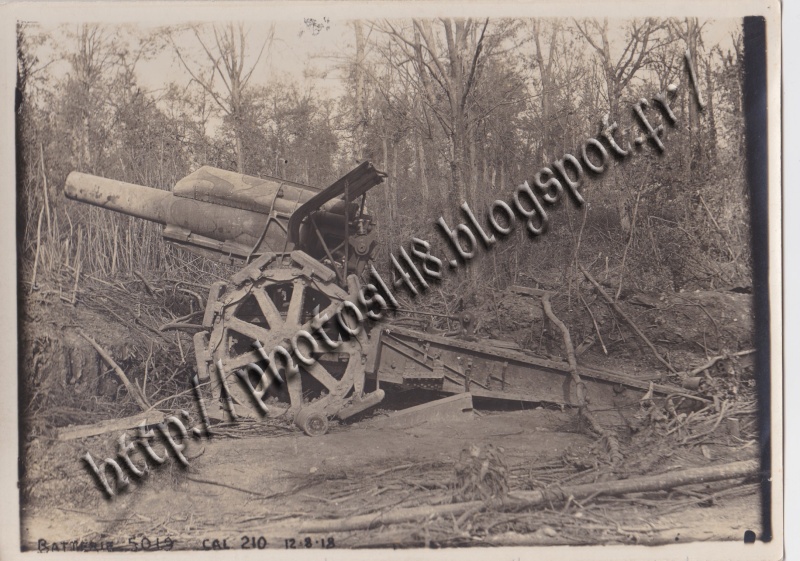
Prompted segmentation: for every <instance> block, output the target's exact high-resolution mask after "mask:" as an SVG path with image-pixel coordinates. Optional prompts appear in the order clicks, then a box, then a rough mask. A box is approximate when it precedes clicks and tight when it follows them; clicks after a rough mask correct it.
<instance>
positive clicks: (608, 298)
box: [578, 265, 678, 374]
mask: <svg viewBox="0 0 800 561" xmlns="http://www.w3.org/2000/svg"><path fill="white" fill-rule="evenodd" d="M578 266H579V267H580V268H581V272H582V273H583V275H584V276H585V277H586V278H587V279H588V280H589V282H591V283H592V284H593V285H594V287H595V288H596V289H597V292H598V293H600V296H602V297H603V300H605V301H606V303H607V304H608V305H609V306H611V307H612V308H613V309H614V311H615V312H617V313H618V314H619V315H620V317H621V318H622V319H624V320H625V321H626V322H627V323H628V325H630V326H631V328H632V329H633V331H634V332H635V333H636V334H637V335H638V336H639V338H640V339H641V340H642V341H644V342H645V343H647V346H648V347H650V350H652V351H653V354H654V355H656V358H657V359H658V360H659V361H660V362H661V363H662V364H663V365H664V366H666V367H667V368H669V371H670V372H672V373H673V374H677V373H678V372H677V371H676V370H675V369H674V368H673V367H672V365H671V364H670V363H669V362H667V361H666V359H664V357H662V356H661V354H659V352H658V351H657V350H656V348H655V346H654V345H653V343H651V342H650V339H648V338H647V336H646V335H645V334H644V333H642V330H641V329H639V326H638V325H636V324H635V323H634V321H633V320H632V319H631V318H630V317H628V314H626V313H625V312H623V311H622V308H620V307H619V305H618V304H617V303H616V302H614V300H613V299H612V298H611V296H609V295H608V293H607V292H606V291H605V290H603V287H602V286H600V284H599V283H598V282H597V281H596V280H595V279H594V277H593V276H592V275H590V274H589V271H587V270H586V269H585V268H584V266H583V265H578Z"/></svg>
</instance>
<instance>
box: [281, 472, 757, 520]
mask: <svg viewBox="0 0 800 561" xmlns="http://www.w3.org/2000/svg"><path fill="white" fill-rule="evenodd" d="M758 470H759V466H758V460H748V461H744V462H733V463H730V464H723V465H715V466H708V467H702V468H693V469H687V470H682V471H674V472H668V473H661V474H658V475H651V476H647V477H636V478H631V479H621V480H617V481H602V482H597V483H587V484H583V485H571V486H565V487H554V488H550V489H541V490H538V491H524V492H517V493H510V494H509V496H508V498H507V499H506V500H505V501H504V502H503V503H502V504H501V505H499V506H498V507H497V508H498V509H501V510H522V509H526V508H533V507H536V506H539V505H543V504H553V505H555V504H557V503H563V502H564V501H567V500H568V499H569V498H570V497H571V498H572V499H573V500H581V499H584V498H587V497H591V496H598V495H622V494H625V493H642V492H646V491H661V490H668V489H672V488H674V487H679V486H682V485H691V484H696V483H711V482H713V481H722V480H725V479H738V478H743V477H752V476H755V475H757V474H758ZM489 506H490V505H489V504H487V503H485V502H484V501H468V502H463V503H455V504H443V505H426V506H418V507H411V508H400V509H396V510H391V511H388V512H383V513H372V514H362V515H359V516H351V517H349V518H337V519H331V520H306V521H305V522H302V521H300V520H296V521H294V522H295V523H296V524H295V525H293V526H292V528H294V529H295V531H296V532H300V533H325V532H337V531H338V532H344V531H349V530H366V529H369V528H375V527H377V526H381V525H388V524H398V523H402V522H412V521H414V520H419V519H424V518H428V517H431V516H446V515H453V516H457V515H460V514H462V513H464V512H466V511H468V510H471V509H478V510H481V509H483V508H487V507H489ZM287 523H288V522H287Z"/></svg>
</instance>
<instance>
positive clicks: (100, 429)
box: [56, 411, 161, 440]
mask: <svg viewBox="0 0 800 561" xmlns="http://www.w3.org/2000/svg"><path fill="white" fill-rule="evenodd" d="M156 414H159V415H160V414H161V412H160V411H148V412H145V413H139V414H138V415H134V416H132V417H123V418H121V419H110V420H108V421H100V422H99V423H93V424H91V425H79V426H76V427H64V428H61V429H58V433H57V436H56V438H58V440H74V439H76V438H86V437H87V436H97V435H98V434H107V433H109V432H117V431H123V430H128V429H132V428H135V427H137V426H139V425H140V424H142V421H147V419H148V417H154V416H155V415H156Z"/></svg>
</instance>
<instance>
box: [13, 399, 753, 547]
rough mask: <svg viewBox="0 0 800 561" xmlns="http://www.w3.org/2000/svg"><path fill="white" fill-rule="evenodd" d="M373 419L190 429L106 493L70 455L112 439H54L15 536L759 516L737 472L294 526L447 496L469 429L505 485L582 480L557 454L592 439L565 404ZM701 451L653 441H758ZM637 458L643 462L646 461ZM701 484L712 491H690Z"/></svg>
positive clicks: (236, 539) (704, 533)
mask: <svg viewBox="0 0 800 561" xmlns="http://www.w3.org/2000/svg"><path fill="white" fill-rule="evenodd" d="M373 425H375V421H372V420H369V419H368V420H364V421H361V422H359V423H355V424H353V425H352V426H348V427H337V428H335V429H334V430H333V431H332V432H331V433H329V434H326V435H324V436H321V437H316V438H310V437H308V436H305V435H304V434H303V433H300V432H291V433H289V432H285V431H283V430H275V431H263V430H262V434H261V435H256V434H253V435H251V436H247V437H243V438H242V437H239V438H230V437H226V436H218V437H215V438H213V439H212V440H204V439H203V440H194V441H191V442H190V444H189V446H188V447H187V450H186V454H187V456H188V457H189V458H190V462H189V468H188V469H185V470H184V469H182V468H180V467H179V466H178V464H177V463H176V462H175V461H174V460H173V459H169V460H167V462H165V464H163V465H162V466H158V467H154V468H153V470H152V472H151V474H150V475H149V476H147V477H145V478H144V479H143V480H142V481H141V482H140V483H138V484H133V485H132V486H131V488H130V489H129V490H128V492H126V493H123V494H122V495H119V496H117V497H115V498H113V499H111V500H106V499H105V498H104V497H103V495H102V494H101V491H100V489H99V488H98V487H96V486H95V485H94V484H93V483H92V480H91V478H90V475H89V473H88V471H86V470H84V469H83V468H82V466H81V464H82V462H80V461H79V458H80V456H82V455H83V454H85V452H86V451H87V450H88V451H91V452H92V453H93V455H95V456H98V455H100V454H103V453H104V452H105V453H108V454H111V453H113V452H114V451H115V450H114V449H113V439H112V438H110V437H94V438H91V439H84V440H83V441H70V442H57V443H52V444H51V447H50V449H49V454H48V457H49V458H50V459H51V460H53V461H54V462H55V464H57V465H58V468H59V469H58V470H55V471H54V470H52V468H51V470H50V473H52V474H53V476H54V477H52V479H55V480H60V485H61V487H62V492H59V493H48V495H49V497H47V498H46V499H41V500H37V501H31V502H30V503H29V504H28V507H27V508H26V509H25V510H24V511H23V521H24V523H23V530H22V533H23V543H24V546H25V547H26V548H30V549H34V550H35V549H37V548H40V547H49V548H52V547H53V544H54V543H56V544H58V543H59V542H71V541H73V540H79V541H83V542H87V543H88V542H90V541H94V542H98V543H106V542H108V541H111V542H113V544H114V548H115V549H117V548H119V549H123V548H124V549H135V548H136V547H140V548H141V547H143V546H147V547H150V548H156V547H159V548H162V549H163V548H165V547H167V546H166V544H169V546H170V547H171V548H174V549H194V548H197V549H200V548H203V547H204V546H205V547H206V548H211V547H215V546H219V547H223V546H224V547H228V548H231V549H240V548H243V547H248V546H250V547H252V546H253V542H255V547H258V546H259V544H260V545H264V544H265V543H266V545H265V547H269V548H272V547H277V548H286V547H292V546H294V547H303V546H304V545H305V544H307V543H309V542H306V538H307V537H308V538H310V540H311V541H310V544H311V546H312V547H315V548H316V547H322V546H323V545H325V546H328V545H331V546H334V547H367V546H372V547H391V546H396V547H410V546H425V545H427V546H448V545H468V544H469V545H484V544H486V545H488V544H494V545H498V544H505V545H515V544H539V545H546V544H575V543H639V544H656V543H672V542H676V541H691V540H710V539H719V540H740V539H742V537H743V535H744V532H745V531H746V530H748V529H756V530H757V528H758V527H759V508H758V498H757V488H756V486H755V485H753V484H741V482H735V483H736V485H735V486H733V487H731V484H730V482H728V483H727V484H718V485H714V486H711V487H709V488H706V489H704V488H702V486H694V487H693V489H694V490H693V491H687V492H685V494H676V493H672V494H667V493H650V494H640V495H637V496H635V497H627V498H621V499H620V498H607V499H598V500H595V501H591V502H587V504H584V505H580V504H578V503H577V502H576V503H574V504H572V505H568V506H567V508H561V507H558V508H545V509H542V510H537V511H536V512H532V513H528V515H527V518H526V515H520V514H519V513H517V514H514V517H513V518H509V520H508V521H505V522H504V517H508V516H509V515H507V514H498V513H496V512H495V513H492V512H487V513H478V514H475V516H474V519H466V520H462V521H460V522H461V523H460V524H459V523H458V521H456V520H453V519H450V518H449V517H448V518H435V517H432V518H431V517H429V518H425V519H421V520H418V521H416V522H415V523H413V524H405V525H395V526H390V527H377V528H374V529H370V530H361V531H348V532H329V533H328V534H325V535H320V534H310V535H308V536H306V535H303V534H298V532H297V531H296V529H297V528H298V527H299V525H300V523H301V522H303V521H305V520H308V519H309V518H326V517H345V516H351V515H357V514H366V513H370V512H374V513H376V514H377V513H380V512H383V511H386V510H388V509H391V508H396V507H408V506H418V505H421V504H435V503H437V502H449V501H450V497H451V496H452V491H451V488H452V484H453V482H454V478H453V465H454V463H455V462H456V461H457V459H458V458H459V454H460V453H461V451H462V449H463V448H464V447H465V446H467V445H469V444H472V443H476V442H487V441H489V442H492V443H494V445H495V446H497V447H500V448H501V449H502V453H503V454H504V456H505V460H506V463H507V465H508V468H509V473H510V480H511V482H510V485H511V487H512V488H516V489H520V488H522V489H525V488H528V489H531V488H536V487H537V486H541V485H547V484H552V483H553V482H556V481H559V480H564V479H566V478H567V476H570V475H571V480H573V481H578V480H580V481H581V482H586V481H592V474H591V471H592V469H591V468H590V469H589V470H588V471H586V472H585V473H581V472H578V471H574V470H571V469H567V467H565V465H566V466H568V465H569V463H568V461H565V460H571V461H572V462H573V463H576V458H579V457H581V456H583V455H586V454H587V453H590V452H591V448H592V445H593V442H594V441H593V439H592V438H589V437H587V436H585V435H584V434H581V433H579V432H577V429H578V427H577V424H576V421H575V414H574V412H571V411H565V412H561V411H559V410H552V409H534V410H527V411H516V412H483V413H480V412H479V413H478V414H476V415H474V416H473V417H465V418H464V419H461V420H453V421H447V422H442V423H426V424H422V425H419V426H415V427H411V428H409V429H403V430H400V429H396V428H392V427H385V426H380V427H376V426H373ZM157 449H160V448H157ZM706 450H707V452H706V454H707V455H708V456H709V457H710V458H712V459H711V460H709V459H708V458H706V457H705V456H704V455H703V453H701V452H700V450H699V449H685V450H678V451H667V450H662V451H661V452H660V453H659V456H658V462H659V463H660V464H661V466H660V467H661V468H663V469H666V468H667V467H668V466H672V467H691V466H702V465H710V464H711V463H712V461H720V460H721V459H722V458H726V459H728V460H733V459H744V458H748V457H751V456H752V455H753V454H754V453H755V446H754V444H752V443H750V444H749V445H748V444H745V445H744V446H742V445H741V444H739V445H736V446H720V445H716V446H711V447H706ZM134 457H135V458H136V456H134ZM56 458H58V459H56ZM412 458H413V459H412ZM137 461H140V458H137ZM577 463H580V462H577ZM559 466H560V467H559ZM639 467H640V468H641V469H640V470H638V471H645V467H649V466H639ZM628 469H629V470H630V473H629V475H631V476H633V475H636V474H635V473H633V472H634V471H637V468H636V467H635V466H629V467H628ZM594 471H595V474H596V475H595V477H596V478H600V479H602V478H603V476H604V475H605V477H609V476H610V474H608V473H606V474H604V472H603V470H602V469H595V470H594ZM576 474H578V475H580V477H575V475H576ZM64 476H66V479H67V480H66V481H65V480H64ZM707 494H708V495H714V494H716V496H715V497H714V498H713V500H707V501H701V500H698V497H702V496H707ZM220 521H224V522H222V523H221V522H220ZM262 536H263V537H264V538H265V539H264V540H260V538H261V537H262ZM329 538H330V540H331V541H330V544H329V542H328V539H329ZM40 540H46V542H47V545H46V546H45V545H43V543H42V542H41V541H40ZM157 540H158V541H157ZM214 540H218V541H216V542H215V541H214ZM292 540H294V541H292ZM320 540H321V541H320ZM157 543H158V546H157V545H156V544H157ZM215 544H216V545H215ZM321 544H322V545H321ZM56 547H59V546H58V545H56ZM69 547H71V546H70V545H69V544H67V548H69Z"/></svg>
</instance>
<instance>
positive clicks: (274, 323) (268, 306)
mask: <svg viewBox="0 0 800 561" xmlns="http://www.w3.org/2000/svg"><path fill="white" fill-rule="evenodd" d="M253 296H255V299H256V302H258V307H259V308H261V313H262V314H264V319H266V320H267V323H268V324H269V328H270V329H277V328H278V326H279V325H281V324H282V323H283V318H282V317H281V313H280V312H279V311H278V308H276V307H275V303H274V302H273V301H272V300H270V298H269V296H267V293H266V291H265V290H264V288H257V289H255V290H254V291H253Z"/></svg>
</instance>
